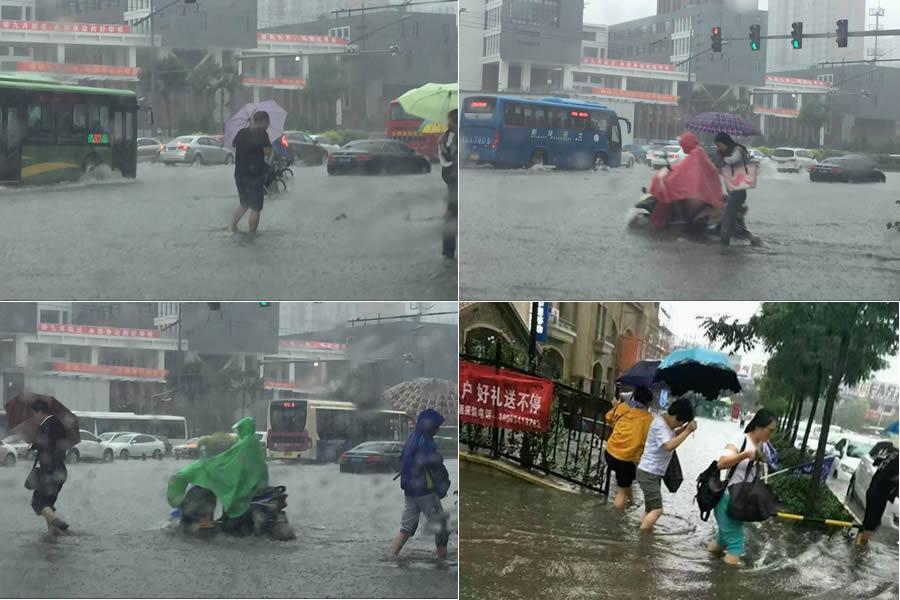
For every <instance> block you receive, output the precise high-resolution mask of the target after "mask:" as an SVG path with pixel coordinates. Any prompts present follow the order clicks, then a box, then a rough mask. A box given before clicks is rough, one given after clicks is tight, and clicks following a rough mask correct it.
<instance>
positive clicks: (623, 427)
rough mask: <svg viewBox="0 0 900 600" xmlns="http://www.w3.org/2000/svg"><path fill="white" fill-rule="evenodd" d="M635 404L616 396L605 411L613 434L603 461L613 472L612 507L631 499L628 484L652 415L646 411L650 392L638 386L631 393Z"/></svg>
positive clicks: (649, 401)
mask: <svg viewBox="0 0 900 600" xmlns="http://www.w3.org/2000/svg"><path fill="white" fill-rule="evenodd" d="M632 400H634V402H635V404H636V405H637V406H629V405H628V402H625V401H623V400H619V399H618V398H616V399H615V400H613V408H612V409H610V410H609V412H607V413H606V422H607V424H609V426H610V427H612V428H613V431H612V435H610V436H609V440H607V442H606V464H607V465H609V469H610V470H611V471H612V472H613V473H615V474H616V486H617V487H618V488H619V490H618V491H617V492H616V500H615V507H616V509H618V510H621V509H623V508H625V504H626V503H628V504H631V502H633V496H632V493H631V484H632V483H634V479H635V477H637V463H638V462H640V460H641V454H643V452H644V443H645V442H646V441H647V432H648V431H649V430H650V422H651V421H653V415H651V414H650V412H649V411H648V410H647V407H648V406H650V403H651V402H653V393H652V392H651V391H650V390H649V389H647V388H645V387H639V388H637V389H636V390H635V391H634V394H632Z"/></svg>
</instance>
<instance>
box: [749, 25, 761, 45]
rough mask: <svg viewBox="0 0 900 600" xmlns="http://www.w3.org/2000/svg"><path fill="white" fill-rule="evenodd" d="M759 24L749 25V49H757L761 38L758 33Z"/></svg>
mask: <svg viewBox="0 0 900 600" xmlns="http://www.w3.org/2000/svg"><path fill="white" fill-rule="evenodd" d="M760 27H761V26H760V25H751V26H750V49H751V50H754V51H755V50H759V42H760V40H761V39H762V36H761V35H760Z"/></svg>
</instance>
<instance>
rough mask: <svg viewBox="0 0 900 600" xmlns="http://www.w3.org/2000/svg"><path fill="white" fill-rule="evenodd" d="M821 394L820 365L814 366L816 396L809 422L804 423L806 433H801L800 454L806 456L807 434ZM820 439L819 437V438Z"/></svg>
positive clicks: (814, 418)
mask: <svg viewBox="0 0 900 600" xmlns="http://www.w3.org/2000/svg"><path fill="white" fill-rule="evenodd" d="M821 394H822V363H819V364H818V365H817V366H816V394H815V395H814V396H813V403H812V409H810V411H809V420H808V421H806V431H804V432H803V445H802V446H800V454H801V455H805V454H806V447H807V445H808V443H809V432H810V430H811V429H812V424H813V422H814V421H815V420H816V409H817V408H819V396H820V395H821ZM820 437H821V436H820Z"/></svg>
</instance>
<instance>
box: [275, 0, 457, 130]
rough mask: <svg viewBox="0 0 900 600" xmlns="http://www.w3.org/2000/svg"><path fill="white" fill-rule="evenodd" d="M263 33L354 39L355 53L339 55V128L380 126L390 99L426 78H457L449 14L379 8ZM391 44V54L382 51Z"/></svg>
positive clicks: (453, 23)
mask: <svg viewBox="0 0 900 600" xmlns="http://www.w3.org/2000/svg"><path fill="white" fill-rule="evenodd" d="M264 35H267V36H274V37H277V36H294V37H309V36H318V37H322V38H327V39H343V40H345V43H346V41H347V40H349V41H351V42H354V44H355V45H356V46H357V47H358V49H359V53H358V54H356V55H350V56H345V57H342V59H341V66H342V69H343V71H344V77H345V79H346V81H347V93H346V94H344V96H343V100H342V105H341V111H340V114H341V124H342V126H344V127H354V128H368V129H381V128H383V126H384V123H385V119H386V116H387V112H388V105H389V104H390V102H391V101H392V100H394V99H396V98H397V97H399V96H401V95H402V94H404V93H405V92H407V91H409V90H410V89H412V88H415V87H418V86H420V85H422V84H423V83H425V82H428V81H434V82H454V81H457V79H458V72H457V64H458V60H457V47H458V43H457V28H456V16H455V15H453V14H441V13H430V12H418V11H406V10H380V11H375V12H371V13H369V12H365V13H354V14H352V15H351V16H341V17H338V18H334V19H325V20H319V21H314V22H311V23H301V24H298V25H285V26H278V27H273V28H270V29H267V30H266V32H265V33H264ZM394 45H396V46H399V53H398V54H397V55H396V56H392V55H391V54H390V53H385V51H388V50H390V48H391V46H394ZM373 51H374V52H375V53H374V54H368V52H373ZM276 100H277V98H276Z"/></svg>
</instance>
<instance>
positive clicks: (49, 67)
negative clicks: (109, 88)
mask: <svg viewBox="0 0 900 600" xmlns="http://www.w3.org/2000/svg"><path fill="white" fill-rule="evenodd" d="M16 71H29V72H36V73H68V74H70V75H107V76H111V77H137V76H138V75H140V74H141V70H140V69H139V68H138V67H118V66H114V65H74V64H64V63H51V62H40V61H28V60H20V61H18V62H17V63H16Z"/></svg>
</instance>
